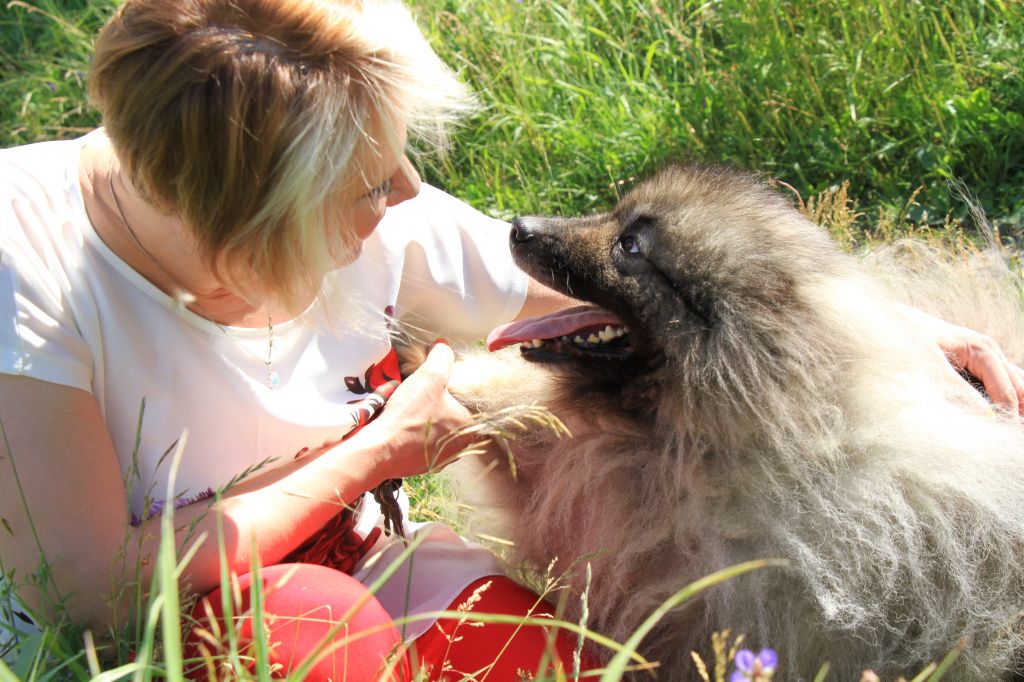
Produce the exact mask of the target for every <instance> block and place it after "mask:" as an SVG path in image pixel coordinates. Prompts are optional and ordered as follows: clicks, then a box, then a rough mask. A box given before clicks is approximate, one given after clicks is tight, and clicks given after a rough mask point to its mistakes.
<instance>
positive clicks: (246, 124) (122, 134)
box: [90, 0, 472, 303]
mask: <svg viewBox="0 0 1024 682" xmlns="http://www.w3.org/2000/svg"><path fill="white" fill-rule="evenodd" d="M90 92H91V94H92V96H93V98H94V99H95V100H96V102H97V104H98V105H99V107H100V109H101V111H102V113H103V121H104V125H105V127H106V129H107V133H108V135H109V137H110V139H111V141H112V143H113V146H114V150H115V152H116V153H117V155H118V157H119V159H120V161H121V163H122V164H123V165H124V167H125V168H126V169H127V171H128V173H129V177H130V179H131V181H132V183H133V184H134V185H135V186H136V188H137V189H138V190H139V191H140V192H142V193H143V196H145V197H146V198H147V200H149V201H150V202H151V203H152V204H154V205H155V206H156V207H158V208H160V209H162V210H165V211H167V212H168V213H172V214H175V215H177V216H179V217H180V218H181V219H182V220H183V221H184V223H185V224H186V225H188V226H189V228H190V229H191V230H192V232H193V234H194V236H195V238H196V240H197V243H198V245H199V248H200V251H201V254H202V255H203V256H204V257H205V259H206V260H207V262H208V264H209V265H210V267H211V268H212V269H213V271H214V272H215V273H217V274H218V275H219V276H221V277H223V278H224V279H225V281H228V282H231V283H232V284H234V285H235V286H237V287H238V288H239V289H240V291H241V292H242V293H243V295H253V294H259V295H262V294H267V295H270V296H273V297H276V298H277V299H279V300H282V301H285V302H288V303H294V302H296V301H299V300H301V299H300V297H301V296H303V295H308V294H309V293H311V292H313V293H315V291H316V290H317V289H318V288H319V286H320V283H321V280H322V278H323V275H324V274H325V273H326V272H328V271H329V270H331V269H333V268H334V267H337V263H338V262H339V260H344V259H346V257H348V256H349V255H350V254H352V253H353V252H354V247H355V241H356V238H355V237H354V236H353V235H352V234H351V231H350V230H349V229H346V226H344V225H339V222H340V221H342V220H343V219H344V218H343V216H339V215H337V214H336V213H333V212H332V210H333V209H336V208H337V206H338V195H339V193H340V189H341V188H343V187H346V186H352V183H356V182H359V183H362V185H363V186H366V187H367V188H368V187H369V185H370V183H371V182H372V181H373V177H372V175H371V174H370V173H368V172H367V171H366V169H364V168H362V167H360V165H361V164H360V163H358V162H357V161H356V160H357V159H364V160H365V159H374V158H386V157H389V156H392V155H394V156H398V155H400V154H402V153H403V149H402V147H403V145H404V139H403V136H402V135H401V133H400V131H401V130H403V128H404V129H408V131H409V135H410V137H413V138H417V139H419V140H420V141H422V142H423V143H425V144H427V145H429V146H431V147H433V148H435V149H442V148H444V146H445V145H446V143H447V135H446V131H447V128H448V124H450V123H451V122H452V121H454V120H455V119H456V118H457V117H458V116H460V115H461V114H462V113H464V112H465V111H467V110H469V109H470V108H471V107H472V99H471V97H470V95H469V93H468V92H467V90H466V88H465V87H464V86H463V85H461V84H460V83H459V82H458V81H457V80H456V79H455V77H454V76H453V74H452V73H451V71H450V70H449V69H448V68H447V67H446V66H445V65H444V64H443V63H442V62H441V60H440V59H439V58H438V57H437V56H436V55H435V54H434V52H433V51H432V50H431V48H430V46H429V45H428V44H427V42H426V40H425V39H424V37H423V35H422V34H421V33H420V31H419V29H418V28H417V27H416V25H415V23H414V21H413V19H412V17H411V16H410V14H409V11H408V10H407V9H406V8H405V7H403V6H402V5H401V4H399V3H397V2H390V1H384V0H367V1H365V2H359V1H358V0H351V1H349V2H344V1H339V0H127V2H125V4H124V5H123V6H122V7H121V9H120V10H119V11H118V13H117V14H116V15H115V16H114V17H113V18H112V19H111V20H110V21H109V22H108V23H107V25H106V26H105V27H104V28H103V30H102V31H101V32H100V35H99V37H98V40H97V43H96V52H95V58H94V61H93V65H92V72H91V78H90ZM379 180H380V179H379V178H377V181H378V182H379ZM332 207H333V208H332Z"/></svg>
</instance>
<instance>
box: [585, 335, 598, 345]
mask: <svg viewBox="0 0 1024 682" xmlns="http://www.w3.org/2000/svg"><path fill="white" fill-rule="evenodd" d="M600 340H601V339H600V337H598V335H597V334H591V335H590V336H588V337H587V343H597V342H598V341H600Z"/></svg>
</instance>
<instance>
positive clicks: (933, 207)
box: [0, 0, 1024, 235]
mask: <svg viewBox="0 0 1024 682" xmlns="http://www.w3.org/2000/svg"><path fill="white" fill-rule="evenodd" d="M115 4H116V3H115V2H113V1H112V0H91V1H87V0H62V1H60V2H58V1H57V0H26V1H24V2H23V1H21V0H16V1H15V2H10V3H8V4H7V5H6V6H5V8H4V9H3V10H0V12H2V15H0V16H2V19H0V73H2V78H0V116H2V118H0V144H3V145H4V146H9V145H13V144H19V143H23V142H30V141H34V140H40V139H48V138H53V137H62V136H68V135H75V134H78V132H79V131H80V130H82V129H84V128H88V127H90V126H93V125H95V124H96V122H97V116H96V113H95V111H94V110H92V109H91V108H90V107H89V106H88V105H86V104H85V103H84V97H83V94H82V86H83V83H84V79H85V72H86V69H87V62H88V54H89V45H90V36H91V35H92V33H93V31H94V30H95V28H96V27H97V26H98V25H99V24H100V23H101V22H102V20H103V19H104V18H105V17H106V16H107V15H108V14H109V13H110V12H111V11H112V10H113V7H114V6H115ZM413 5H414V7H415V9H416V12H417V14H418V16H419V17H420V20H421V23H422V25H423V26H424V28H425V29H426V30H427V31H428V32H429V33H430V35H431V36H432V39H433V42H434V44H435V45H436V47H437V49H438V51H439V52H440V53H441V54H442V56H443V57H444V58H445V59H446V61H448V63H450V64H451V65H453V66H454V67H455V68H457V69H459V70H460V71H461V72H462V73H463V74H464V76H465V78H466V79H467V80H468V81H469V82H470V83H472V84H473V86H474V87H475V88H476V90H477V91H478V92H479V93H480V98H481V100H482V102H483V104H484V105H485V109H484V110H483V111H482V113H481V114H480V115H478V116H477V117H475V118H474V119H473V120H471V121H469V122H468V124H467V125H466V126H465V127H464V129H463V130H462V131H461V133H460V135H459V136H458V138H457V146H456V148H455V150H454V152H453V154H452V155H451V157H450V158H449V159H448V160H447V161H446V162H444V163H438V162H435V161H431V160H424V165H425V174H426V176H427V177H428V178H429V179H430V180H431V181H432V182H433V183H436V184H439V185H441V186H443V187H445V188H447V189H449V190H451V191H452V192H453V193H455V194H457V195H459V196H462V197H464V198H466V199H467V200H468V201H470V202H471V203H473V204H475V205H477V206H478V207H480V208H483V209H485V210H488V211H490V212H491V213H494V214H496V215H500V216H505V217H507V216H510V215H513V214H516V213H527V212H574V211H586V210H590V209H596V208H601V207H604V206H607V205H608V204H609V203H610V202H611V201H613V200H614V198H615V195H616V192H617V191H618V189H619V187H620V185H619V184H617V183H619V182H620V181H628V180H629V179H630V178H632V177H636V176H639V175H643V174H645V173H647V172H649V171H650V170H652V169H653V168H654V167H656V166H657V165H658V164H659V163H661V162H663V161H664V160H665V159H685V158H699V159H704V160H714V161H726V162H728V163H732V164H736V165H740V166H744V167H750V168H756V169H760V170H763V171H766V172H768V173H771V174H773V175H775V176H777V177H779V178H781V179H783V180H785V181H786V182H788V183H790V184H791V185H793V186H794V187H796V188H797V189H798V190H799V191H800V192H801V193H802V194H803V195H804V196H805V197H806V196H808V195H811V194H815V193H817V192H820V191H822V190H824V189H826V188H828V187H830V186H833V185H837V184H839V183H841V182H843V181H849V183H850V195H851V197H852V198H853V199H854V200H855V201H856V202H857V203H858V206H859V208H860V210H861V211H862V212H863V213H864V214H865V215H864V218H863V221H864V225H865V226H867V225H870V224H871V223H872V222H873V221H875V220H877V217H878V215H879V213H878V212H879V211H885V212H886V213H887V215H888V216H889V217H890V218H895V219H898V220H903V219H909V220H914V221H920V220H922V219H923V220H926V221H931V222H941V220H942V218H943V217H944V216H945V215H946V214H947V213H949V212H950V211H953V212H954V213H960V212H962V210H963V209H962V207H961V206H958V205H957V204H956V202H954V201H953V200H951V198H950V195H949V192H948V191H947V188H946V180H947V178H950V177H957V178H960V179H962V180H963V181H965V182H966V184H967V186H968V187H970V189H971V191H972V192H973V193H974V194H975V195H976V196H977V198H978V199H979V200H980V202H981V204H982V205H983V206H984V208H985V209H986V210H987V212H988V213H989V215H990V216H991V217H992V218H993V219H995V220H997V221H998V222H999V223H1000V224H1001V225H1002V226H1003V230H1004V232H1006V233H1015V234H1017V235H1019V234H1020V231H1021V229H1022V226H1024V113H1022V112H1024V72H1022V66H1021V60H1020V55H1021V54H1022V53H1024V5H1022V4H1021V2H1020V1H1019V0H990V1H983V2H977V1H976V0H943V1H941V2H923V3H922V2H899V3H887V2H881V1H877V2H875V1H869V0H822V1H816V2H808V1H803V2H782V3H778V2H761V1H760V0H757V1H755V2H747V1H745V0H744V1H742V2H741V1H734V0H730V1H727V2H707V3H705V2H682V1H681V0H635V1H631V0H567V1H563V0H558V1H552V0H523V1H522V2H515V1H513V0H493V1H490V0H489V1H488V2H479V1H478V0H417V1H416V2H414V3H413ZM912 198H913V199H912Z"/></svg>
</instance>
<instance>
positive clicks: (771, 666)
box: [729, 649, 779, 682]
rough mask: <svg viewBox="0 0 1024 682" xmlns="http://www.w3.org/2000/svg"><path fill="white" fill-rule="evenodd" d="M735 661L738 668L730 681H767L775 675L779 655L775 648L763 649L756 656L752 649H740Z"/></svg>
mask: <svg viewBox="0 0 1024 682" xmlns="http://www.w3.org/2000/svg"><path fill="white" fill-rule="evenodd" d="M734 662H735V663H736V670H734V671H733V673H732V677H730V678H729V682H767V681H768V680H770V679H772V677H773V676H774V675H775V669H776V668H777V667H778V665H779V656H778V654H776V653H775V650H774V649H761V651H760V652H758V654H757V655H756V656H755V655H754V652H753V651H751V650H750V649H740V650H739V651H737V652H736V658H735V659H734Z"/></svg>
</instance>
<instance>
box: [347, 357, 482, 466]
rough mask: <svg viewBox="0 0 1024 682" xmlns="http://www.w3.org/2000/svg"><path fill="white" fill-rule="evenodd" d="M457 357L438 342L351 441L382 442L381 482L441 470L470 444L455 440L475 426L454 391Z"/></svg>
mask: <svg viewBox="0 0 1024 682" xmlns="http://www.w3.org/2000/svg"><path fill="white" fill-rule="evenodd" d="M454 360H455V356H454V354H453V353H452V350H451V348H449V347H448V346H447V345H446V344H444V343H437V344H435V345H434V346H433V347H432V348H431V349H430V351H429V352H428V354H427V358H426V360H424V362H423V364H422V365H420V367H419V369H417V370H416V371H415V372H413V373H412V374H411V375H410V376H409V378H408V379H406V380H405V381H403V382H402V385H401V386H399V387H398V388H397V389H395V392H394V394H393V395H392V396H391V398H390V399H389V400H388V402H387V404H386V405H385V406H384V410H383V411H382V412H381V414H380V416H378V417H377V418H376V419H375V420H373V421H372V422H370V423H369V424H368V425H366V426H365V427H363V429H362V430H361V431H360V432H359V433H357V434H356V435H355V436H353V438H352V439H351V442H353V443H355V442H356V441H363V442H366V441H367V440H371V441H372V442H375V443H378V444H379V445H378V446H377V450H378V451H379V452H380V456H381V459H380V460H379V462H378V467H379V468H378V474H379V475H380V477H381V480H387V479H389V478H405V477H406V476H413V475H416V474H422V473H426V472H428V471H437V470H438V469H440V468H442V467H443V466H444V465H446V464H448V463H449V462H450V461H451V459H452V458H453V457H455V456H456V455H457V454H458V453H459V452H460V451H461V450H462V449H463V448H464V447H465V446H466V445H467V444H468V439H466V438H455V439H452V438H451V434H452V433H453V432H454V431H457V430H459V429H460V428H462V427H465V426H467V425H469V423H470V413H469V411H468V410H467V409H466V408H465V407H463V406H462V405H461V404H460V403H459V402H458V401H457V400H455V398H453V397H452V396H451V394H450V393H449V392H448V379H449V377H450V376H451V372H452V363H453V362H454Z"/></svg>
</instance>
